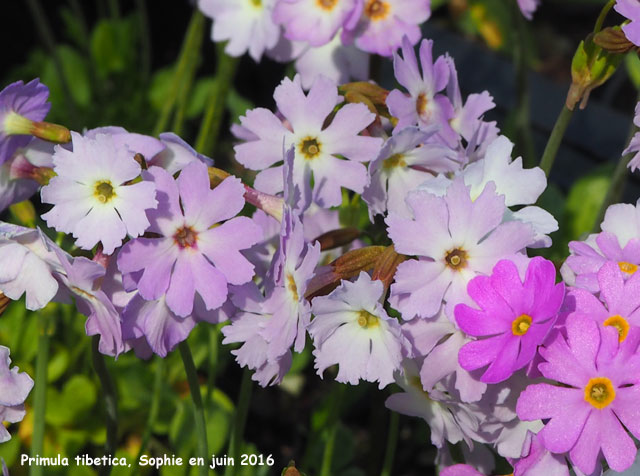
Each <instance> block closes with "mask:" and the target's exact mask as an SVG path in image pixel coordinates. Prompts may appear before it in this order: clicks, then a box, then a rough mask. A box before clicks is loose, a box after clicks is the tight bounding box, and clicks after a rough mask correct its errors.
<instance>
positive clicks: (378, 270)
mask: <svg viewBox="0 0 640 476" xmlns="http://www.w3.org/2000/svg"><path fill="white" fill-rule="evenodd" d="M405 259H407V257H406V256H404V255H401V254H398V253H397V252H396V250H395V248H394V247H393V245H391V246H387V248H386V249H385V250H384V251H383V252H382V253H381V254H380V256H379V257H378V259H377V260H376V265H375V267H374V268H373V274H372V275H371V279H373V280H375V279H378V280H380V281H382V283H383V284H384V288H385V289H389V286H391V283H392V282H393V278H394V276H395V275H396V270H397V269H398V266H399V265H400V263H402V262H403V261H404V260H405Z"/></svg>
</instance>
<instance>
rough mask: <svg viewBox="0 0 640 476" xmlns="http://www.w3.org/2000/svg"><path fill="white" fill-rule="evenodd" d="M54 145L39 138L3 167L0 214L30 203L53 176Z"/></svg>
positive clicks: (15, 154)
mask: <svg viewBox="0 0 640 476" xmlns="http://www.w3.org/2000/svg"><path fill="white" fill-rule="evenodd" d="M53 147H54V146H53V144H51V143H49V142H45V141H42V140H40V139H37V138H35V137H34V138H32V140H31V141H30V142H29V143H28V144H27V145H26V146H25V147H20V148H18V149H17V150H16V151H15V153H14V154H13V156H11V158H9V160H7V161H6V162H5V163H4V164H2V165H0V212H2V211H3V210H5V209H6V208H7V207H9V206H10V205H12V204H13V203H18V202H21V201H23V200H27V199H28V198H29V197H31V196H32V195H33V194H35V193H36V192H37V191H38V188H39V187H40V185H41V184H42V183H44V182H47V181H48V180H49V179H50V178H51V176H52V175H53V169H52V167H53V160H52V159H51V156H52V155H53Z"/></svg>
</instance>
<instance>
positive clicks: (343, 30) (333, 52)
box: [198, 0, 539, 89]
mask: <svg viewBox="0 0 640 476" xmlns="http://www.w3.org/2000/svg"><path fill="white" fill-rule="evenodd" d="M538 4H539V0H518V6H519V7H520V10H521V11H522V14H523V15H524V16H525V17H527V18H528V19H531V17H532V15H533V12H534V11H535V10H536V8H537V7H538ZM198 7H199V8H200V10H201V11H202V12H203V13H204V14H205V15H206V16H207V17H209V18H212V19H213V27H212V30H211V39H212V40H213V41H216V42H220V41H227V44H226V46H225V52H226V53H227V54H229V55H231V56H241V55H243V54H244V53H249V55H250V56H251V57H252V58H253V59H254V60H255V61H260V59H261V58H262V56H263V55H264V54H266V55H267V56H269V57H271V58H273V59H275V60H277V61H290V60H295V67H296V71H297V72H298V73H299V74H300V77H301V82H302V85H303V86H304V88H305V89H309V87H311V85H312V84H313V81H314V79H315V78H316V77H317V76H318V75H320V74H322V75H324V76H329V77H331V78H332V79H333V80H335V81H337V82H340V83H342V82H346V81H348V80H349V79H351V78H354V79H358V80H364V79H367V78H368V76H369V54H377V55H381V56H391V55H392V54H393V52H394V51H395V50H396V49H397V48H399V47H400V46H401V44H402V41H403V37H406V38H407V39H408V41H409V43H410V44H411V45H415V44H416V43H417V42H418V41H419V40H420V37H421V34H420V25H421V24H422V23H423V22H425V21H427V20H428V19H429V18H430V17H431V3H430V1H429V0H198Z"/></svg>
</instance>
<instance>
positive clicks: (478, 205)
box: [386, 178, 534, 320]
mask: <svg viewBox="0 0 640 476" xmlns="http://www.w3.org/2000/svg"><path fill="white" fill-rule="evenodd" d="M407 204H408V205H409V207H410V208H411V210H412V212H413V218H410V219H407V218H403V217H399V216H397V215H395V214H393V213H392V214H390V215H389V216H388V217H387V219H386V223H387V226H388V233H389V237H390V238H391V240H392V241H393V243H394V245H395V247H396V250H397V252H398V253H402V254H406V255H417V256H418V258H419V259H418V260H407V261H405V262H403V263H401V264H400V266H398V270H397V272H396V276H395V283H394V284H393V285H392V286H391V297H390V298H389V302H390V303H391V305H392V306H393V307H394V308H396V309H398V310H399V311H400V312H401V313H402V317H403V319H407V320H408V319H412V318H414V317H415V316H420V317H429V316H433V315H435V314H436V313H437V312H438V310H439V309H440V306H441V304H442V300H443V299H444V300H445V301H446V302H447V303H451V305H453V304H457V303H460V302H468V300H469V298H468V296H467V283H468V282H469V281H470V280H471V279H472V278H474V277H475V276H476V275H477V274H488V273H489V272H490V271H491V269H492V268H493V266H494V265H495V264H496V263H497V262H498V261H499V260H500V259H501V258H509V257H510V256H513V255H514V254H516V253H518V252H520V251H521V250H523V249H524V248H525V247H526V246H528V245H529V244H530V243H531V242H532V241H533V238H534V234H533V229H532V228H531V227H530V226H529V225H526V224H524V223H520V222H516V221H510V222H506V223H502V219H503V216H504V213H505V209H506V207H505V205H504V197H503V196H501V195H497V194H496V188H495V185H494V184H493V182H489V184H487V186H486V187H485V188H484V191H483V192H482V193H481V194H480V195H479V196H478V197H477V198H476V200H475V201H473V200H472V197H471V195H470V189H469V188H468V187H467V186H465V184H464V182H463V180H462V178H457V179H455V180H454V181H453V182H452V183H451V185H450V186H449V187H448V188H447V191H446V195H445V196H444V197H438V196H436V195H433V194H430V193H426V192H424V191H415V192H412V193H410V194H409V196H408V197H407Z"/></svg>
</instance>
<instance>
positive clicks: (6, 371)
mask: <svg viewBox="0 0 640 476" xmlns="http://www.w3.org/2000/svg"><path fill="white" fill-rule="evenodd" d="M32 388H33V380H31V377H29V375H27V374H26V373H24V372H19V371H18V367H13V368H11V359H10V358H9V349H8V348H7V347H4V346H2V345H0V443H4V442H5V441H9V440H10V439H11V435H10V434H9V432H8V431H7V429H6V428H5V425H3V422H9V423H17V422H19V421H21V420H22V419H23V418H24V416H25V414H26V412H25V410H24V401H25V400H26V399H27V396H28V395H29V392H31V389H32Z"/></svg>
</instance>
